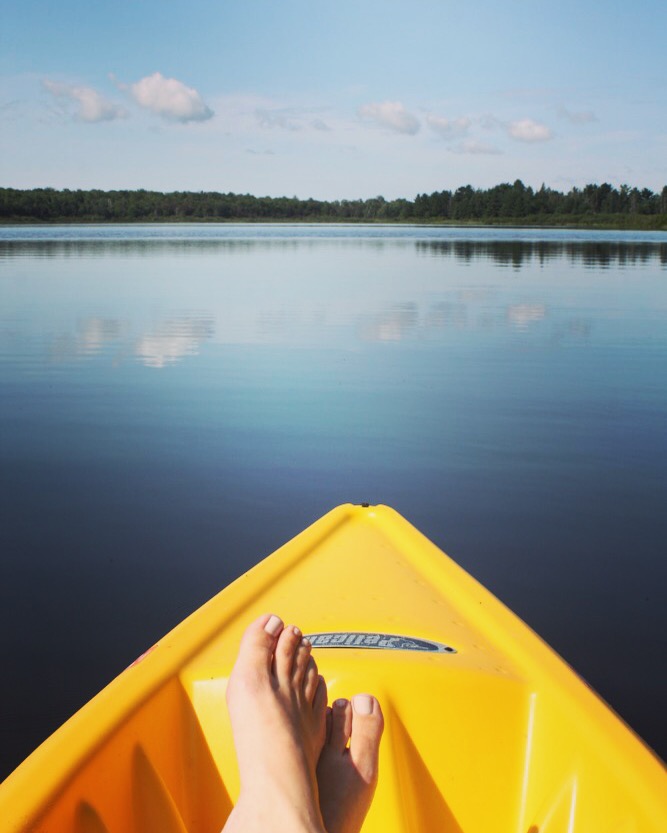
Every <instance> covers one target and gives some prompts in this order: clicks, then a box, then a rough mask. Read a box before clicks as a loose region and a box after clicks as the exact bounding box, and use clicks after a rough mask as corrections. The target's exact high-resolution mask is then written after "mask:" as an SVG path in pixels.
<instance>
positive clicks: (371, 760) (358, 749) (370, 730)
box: [332, 694, 384, 782]
mask: <svg viewBox="0 0 667 833" xmlns="http://www.w3.org/2000/svg"><path fill="white" fill-rule="evenodd" d="M334 714H335V709H334ZM383 728H384V718H383V717H382V709H381V708H380V704H379V703H378V701H377V700H376V699H375V697H372V696H371V695H370V694H355V696H354V697H353V698H352V734H351V736H350V757H351V758H352V761H353V763H354V765H355V766H356V768H357V770H358V772H359V773H360V775H361V776H362V778H364V779H365V780H366V781H368V782H370V781H372V780H374V779H375V778H376V777H377V768H378V751H379V748H380V738H381V737H382V730H383ZM332 734H333V730H332Z"/></svg>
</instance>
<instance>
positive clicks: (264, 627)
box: [237, 613, 283, 670]
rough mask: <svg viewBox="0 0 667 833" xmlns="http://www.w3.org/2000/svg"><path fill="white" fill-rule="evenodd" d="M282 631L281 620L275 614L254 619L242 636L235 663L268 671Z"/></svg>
mask: <svg viewBox="0 0 667 833" xmlns="http://www.w3.org/2000/svg"><path fill="white" fill-rule="evenodd" d="M282 629H283V622H282V619H281V618H280V617H279V616H276V615H275V614H272V613H265V614H264V615H263V616H260V617H259V619H255V621H254V622H253V623H252V624H251V625H249V626H248V628H246V631H245V633H244V634H243V638H242V639H241V646H240V648H239V656H238V660H237V663H238V664H241V665H248V666H250V665H254V666H259V667H261V668H263V669H266V670H270V668H271V663H272V661H273V654H274V652H275V649H276V642H277V641H278V638H279V635H280V633H281V631H282Z"/></svg>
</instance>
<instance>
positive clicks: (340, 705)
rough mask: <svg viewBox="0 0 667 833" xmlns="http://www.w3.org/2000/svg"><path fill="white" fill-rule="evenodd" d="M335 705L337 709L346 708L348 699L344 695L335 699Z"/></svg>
mask: <svg viewBox="0 0 667 833" xmlns="http://www.w3.org/2000/svg"><path fill="white" fill-rule="evenodd" d="M334 706H335V707H336V708H337V709H344V708H345V706H347V700H346V699H345V698H344V697H341V698H340V699H339V700H334Z"/></svg>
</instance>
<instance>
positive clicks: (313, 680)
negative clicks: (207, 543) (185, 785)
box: [224, 614, 327, 833]
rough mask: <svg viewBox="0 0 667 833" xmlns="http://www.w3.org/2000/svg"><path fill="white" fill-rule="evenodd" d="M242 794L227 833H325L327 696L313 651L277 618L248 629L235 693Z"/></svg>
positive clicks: (232, 682) (231, 701)
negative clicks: (322, 779) (321, 792)
mask: <svg viewBox="0 0 667 833" xmlns="http://www.w3.org/2000/svg"><path fill="white" fill-rule="evenodd" d="M227 705H228V708H229V715H230V718H231V723H232V731H233V734H234V745H235V747H236V755H237V758H238V764H239V772H240V776H241V794H240V796H239V800H238V802H237V803H236V806H235V807H234V809H233V810H232V813H231V815H230V816H229V819H228V820H227V824H226V825H225V828H224V830H225V833H266V831H267V830H271V831H272V833H325V831H324V825H323V823H322V815H321V813H320V809H319V800H318V789H317V779H316V766H317V761H318V758H319V756H320V752H321V751H322V746H323V744H324V740H325V736H326V708H327V690H326V685H325V683H324V679H323V678H322V677H320V676H319V674H318V672H317V666H316V664H315V660H314V659H313V658H312V657H311V655H310V644H309V643H308V642H307V641H304V640H303V639H302V636H301V631H299V629H298V628H295V627H293V626H289V627H284V626H283V623H282V621H281V620H280V619H279V618H278V617H277V616H272V615H269V614H266V615H264V616H261V617H260V618H259V619H257V620H256V621H255V622H253V624H252V625H250V627H249V628H248V629H247V630H246V632H245V634H244V635H243V639H242V641H241V647H240V649H239V656H238V659H237V660H236V664H235V665H234V669H233V671H232V673H231V676H230V678H229V685H228V686H227Z"/></svg>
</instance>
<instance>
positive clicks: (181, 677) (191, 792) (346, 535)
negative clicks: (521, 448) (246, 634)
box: [0, 505, 667, 833]
mask: <svg viewBox="0 0 667 833" xmlns="http://www.w3.org/2000/svg"><path fill="white" fill-rule="evenodd" d="M265 612H275V613H278V614H279V615H280V616H281V617H282V618H283V619H284V620H285V621H286V622H293V623H296V624H298V625H299V627H301V628H302V630H303V631H304V632H305V633H310V634H321V635H322V634H323V635H324V636H319V637H317V638H315V639H314V648H313V654H314V656H315V658H316V660H317V663H318V666H319V668H320V671H321V673H322V674H323V675H324V677H325V679H326V680H327V683H328V686H329V699H330V701H333V700H334V699H336V698H337V697H350V696H351V695H353V694H355V693H357V692H363V691H367V692H372V693H373V694H375V695H376V696H377V698H378V699H379V700H380V702H381V704H382V708H383V712H384V715H385V734H384V737H383V740H382V745H381V750H380V780H379V785H378V789H377V793H376V797H375V800H374V802H373V806H372V807H371V810H370V813H369V815H368V818H367V819H366V823H365V825H364V828H363V830H364V831H365V833H372V832H373V831H375V832H376V833H380V831H383V833H387V831H389V833H392V832H393V831H395V833H399V832H400V831H406V832H407V831H411V833H415V832H419V831H424V833H426V831H433V830H442V831H452V832H453V833H458V831H464V832H465V833H469V832H470V833H473V832H474V833H489V832H490V831H491V832H492V831H516V833H552V832H553V831H563V833H565V831H567V833H572V832H573V831H591V830H600V831H602V830H609V831H612V830H613V831H615V833H623V832H624V831H627V833H631V831H639V830H641V831H656V833H657V831H659V830H664V829H665V825H666V824H667V775H666V774H665V771H664V769H663V767H662V766H661V764H660V763H659V762H658V760H657V759H656V758H655V757H653V755H652V754H651V753H650V751H649V750H648V749H647V748H646V747H645V746H644V745H643V744H642V743H641V741H640V740H639V739H638V738H637V737H636V736H635V735H634V734H633V733H632V732H631V731H630V730H629V729H628V728H627V727H626V726H625V725H624V724H623V723H622V722H621V721H620V720H619V719H618V718H617V717H616V716H615V715H614V714H613V713H612V712H611V711H610V710H609V709H608V708H607V707H606V706H605V705H604V704H603V703H602V702H601V701H600V700H599V699H598V698H597V697H596V695H595V694H594V693H593V692H592V691H590V689H588V687H587V686H586V685H585V684H584V683H583V682H582V681H581V680H580V679H579V678H578V677H577V676H576V675H575V674H574V673H573V672H572V671H571V670H570V669H569V668H568V666H567V665H566V664H565V663H564V662H563V661H562V660H561V659H560V658H559V657H557V656H556V654H554V653H553V652H552V651H551V649H549V648H548V646H546V645H545V644H544V643H543V642H542V641H541V640H540V639H539V638H538V637H537V636H536V635H535V634H534V633H533V632H532V631H531V630H530V629H529V628H527V627H526V625H524V624H523V623H522V622H521V621H520V620H519V619H518V618H517V617H516V616H514V614H512V613H511V612H510V611H509V610H508V609H507V608H505V607H504V606H503V605H502V604H501V603H500V602H499V601H498V600H497V599H495V598H494V597H493V596H492V595H491V594H490V593H488V591H486V590H485V589H484V588H483V587H481V585H479V584H478V583H477V582H476V581H475V580H474V579H472V578H471V577H470V576H469V575H468V574H467V573H465V572H464V571H463V570H462V569H461V568H460V567H458V566H457V565H456V564H455V563H454V562H453V561H452V560H451V559H449V558H448V557H447V556H445V555H444V553H442V552H441V551H440V550H439V549H437V548H436V547H435V546H434V545H433V544H432V543H430V542H429V541H428V540H427V539H426V538H424V537H423V536H422V535H421V534H420V533H419V532H418V531H417V530H416V529H415V528H414V527H412V526H411V525H410V524H409V523H408V522H407V521H405V520H404V519H403V518H402V517H401V516H400V515H398V514H397V513H396V512H394V511H393V510H391V509H389V508H388V507H383V506H371V507H366V506H364V507H359V506H350V505H348V506H342V507H339V508H338V509H335V510H333V511H332V512H330V513H329V514H327V515H325V516H324V517H323V518H322V519H320V520H319V521H317V522H316V523H315V524H314V525H313V526H311V527H309V528H308V529H307V530H305V531H304V532H303V533H301V534H300V535H298V536H297V537H296V538H294V539H293V540H292V541H290V542H289V543H288V544H286V545H285V546H284V547H282V548H281V549H280V550H278V551H277V552H276V553H274V554H273V555H272V556H270V557H269V558H267V559H265V560H264V561H263V562H261V563H260V564H259V565H257V567H255V568H253V569H252V570H251V571H249V572H248V573H246V574H245V575H244V576H242V577H240V578H239V579H238V580H237V581H236V582H234V583H233V584H231V585H230V586H229V587H228V588H226V589H225V590H223V591H222V592H221V593H219V594H218V595H217V596H216V597H214V598H213V599H212V600H211V601H210V602H208V603H207V604H206V605H204V606H203V607H202V608H200V609H199V610H198V611H196V612H195V613H194V614H193V615H192V616H190V617H189V618H188V619H186V620H185V621H184V622H183V623H181V624H180V625H179V626H178V627H177V628H175V629H174V630H173V631H172V632H171V633H170V634H168V635H167V636H166V637H165V638H164V639H163V640H161V641H160V643H158V645H157V646H155V648H154V649H152V650H151V651H149V652H147V654H146V655H145V656H144V657H143V658H141V659H140V660H139V661H137V662H136V663H135V664H134V665H133V666H131V667H130V668H129V669H127V670H126V671H125V672H123V674H121V675H120V676H119V677H118V678H117V679H116V680H114V681H113V682H112V683H111V684H110V685H109V686H108V687H107V688H106V689H105V690H104V691H102V692H101V693H100V694H99V695H98V696H97V697H96V698H94V699H93V700H92V701H91V702H90V703H89V704H88V705H87V706H85V707H84V708H83V709H82V710H81V711H80V712H79V713H77V714H76V715H75V716H74V717H73V718H72V719H71V720H70V721H68V723H66V724H65V725H64V726H63V727H62V728H61V729H60V730H59V731H58V732H56V733H55V734H54V735H53V736H52V737H51V738H50V739H49V740H48V741H46V742H45V743H44V744H43V745H42V746H41V747H40V748H39V749H38V750H37V751H36V752H35V753H33V755H32V756H31V757H30V758H28V760H27V761H26V762H25V763H24V764H23V765H22V766H21V767H19V769H18V770H16V772H15V773H14V774H13V775H12V776H10V778H9V779H7V781H6V782H5V783H4V784H3V785H2V786H1V787H0V818H3V820H4V824H5V828H4V829H5V830H6V831H7V833H18V832H19V831H21V833H27V831H49V833H60V831H75V832H76V833H152V831H156V833H157V831H160V833H184V831H188V833H195V832H196V833H209V832H210V833H214V831H219V830H220V829H221V828H222V826H223V825H224V822H225V820H226V818H227V815H228V814H229V812H230V810H231V807H232V806H233V803H234V801H235V799H236V797H237V795H238V791H239V783H238V772H237V768H236V760H235V755H234V751H233V743H232V737H231V729H230V725H229V720H228V716H227V712H226V706H225V698H224V695H225V690H226V684H227V680H228V677H229V674H230V671H231V668H232V666H233V663H234V660H235V658H236V654H237V650H238V645H239V642H240V638H241V634H242V633H243V631H244V629H245V627H246V626H247V624H248V623H249V622H250V621H252V620H253V619H255V618H256V617H257V616H259V615H261V614H262V613H265ZM411 645H412V647H411ZM415 646H416V647H415ZM429 647H430V648H431V649H429ZM7 825H8V826H7Z"/></svg>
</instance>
